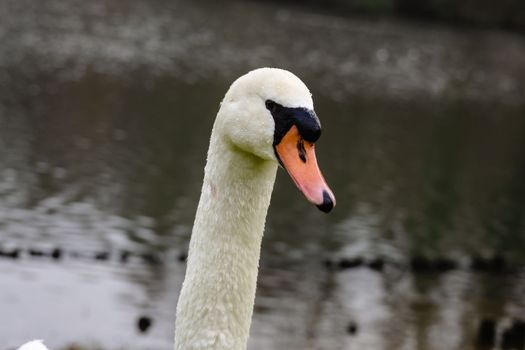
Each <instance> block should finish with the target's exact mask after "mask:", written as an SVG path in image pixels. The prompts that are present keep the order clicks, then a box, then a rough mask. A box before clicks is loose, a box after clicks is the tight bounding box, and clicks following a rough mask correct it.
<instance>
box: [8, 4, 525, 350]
mask: <svg viewBox="0 0 525 350" xmlns="http://www.w3.org/2000/svg"><path fill="white" fill-rule="evenodd" d="M0 9H2V11H0V16H2V20H1V21H0V23H1V24H0V41H1V42H2V45H0V91H1V92H0V198H1V200H0V232H1V233H0V235H1V236H0V237H1V238H0V247H1V248H2V251H3V252H7V253H9V252H14V251H16V250H17V249H18V250H19V255H18V259H13V258H9V257H2V256H0V276H1V277H0V287H1V288H0V311H1V312H0V325H1V326H0V348H1V349H10V348H14V347H15V346H17V345H19V344H21V343H23V342H25V341H27V340H30V339H34V338H43V339H46V343H47V344H48V346H49V347H50V348H52V349H64V348H69V347H71V346H73V345H75V346H80V347H82V348H83V347H86V348H102V349H122V348H137V349H167V348H170V347H171V343H172V338H173V324H174V315H175V306H176V300H177V295H178V290H179V288H180V284H181V282H182V279H183V273H184V269H185V265H184V262H183V261H181V260H183V258H184V254H185V252H186V248H187V242H188V239H189V235H190V232H191V225H192V222H193V217H194V213H195V209H196V205H197V201H198V198H199V191H200V186H201V181H202V175H203V167H204V163H205V153H206V150H207V145H208V138H209V134H210V130H211V126H212V123H213V118H214V116H215V113H216V111H217V109H218V105H219V101H220V100H221V98H222V96H223V95H224V93H225V91H226V89H227V87H228V85H229V84H230V83H231V81H233V80H234V79H235V78H236V77H237V76H239V75H240V74H242V73H244V72H246V71H247V70H249V69H251V68H255V67H259V66H265V65H271V66H280V67H284V68H288V69H290V70H292V71H294V72H296V73H297V74H298V75H299V76H301V77H302V78H303V79H304V80H305V81H306V82H307V84H308V85H309V87H310V88H311V90H312V92H313V94H314V99H315V104H316V111H317V114H318V115H319V116H320V118H321V120H322V122H323V136H322V137H321V139H320V141H319V143H318V146H317V147H316V148H317V152H318V159H319V162H320V166H321V168H322V169H323V172H324V174H325V176H326V178H327V180H328V182H329V184H330V185H331V187H332V189H333V190H334V193H335V194H336V196H337V200H338V206H337V207H336V209H335V211H334V212H333V213H331V214H330V215H324V214H323V213H321V212H319V211H318V210H317V209H316V208H315V207H312V206H311V205H310V204H308V203H306V201H305V200H304V198H303V196H302V195H301V194H300V193H299V192H298V191H297V190H296V189H295V187H294V185H293V183H292V181H290V179H289V178H288V176H287V175H286V174H284V172H283V171H282V170H281V171H279V174H278V178H277V183H276V186H275V190H274V194H273V198H272V205H271V208H270V211H269V216H268V221H267V227H266V232H265V237H264V241H263V251H262V260H261V269H260V274H259V281H258V290H257V299H256V307H255V314H254V320H253V324H252V329H251V337H250V343H249V349H254V350H257V349H407V350H412V349H424V350H427V349H428V350H430V349H443V348H446V349H483V348H486V347H483V346H484V345H483V341H482V340H483V338H480V335H479V334H478V333H479V332H478V329H479V327H480V325H481V324H482V323H483V321H485V323H487V322H488V324H489V325H490V322H492V321H494V322H495V323H496V325H497V330H496V337H497V338H498V340H497V341H498V342H500V343H501V342H503V340H504V338H505V331H506V330H507V329H508V328H509V327H511V325H512V324H513V323H515V322H516V321H517V320H523V319H524V318H525V300H524V298H523V295H525V269H524V267H523V266H524V264H525V249H523V248H524V246H525V242H524V241H525V207H524V205H525V183H524V182H523V178H524V177H525V119H524V118H523V115H524V112H525V99H524V98H523V96H525V86H524V83H523V82H524V81H525V61H523V60H522V59H521V58H522V57H524V55H525V42H524V41H523V37H520V36H518V35H515V34H511V33H504V32H487V31H480V30H464V29H463V30H460V29H447V28H442V27H439V26H436V25H432V26H431V25H426V24H421V23H399V22H392V21H385V20H381V21H371V20H363V19H352V18H340V17H334V16H331V15H328V14H327V15H319V14H315V13H313V12H308V11H306V10H303V9H300V8H295V7H289V8H283V7H277V5H265V4H260V3H250V2H248V3H244V2H226V3H224V4H223V5H221V6H218V5H215V4H213V3H208V2H199V3H197V4H192V3H189V2H185V1H169V2H168V1H161V0H158V1H151V2H147V3H146V2H140V1H138V0H137V1H131V2H130V1H126V2H124V1H115V2H111V3H107V2H103V1H91V2H88V3H85V2H80V1H67V2H66V1H59V0H54V1H47V2H45V3H39V2H30V1H16V2H15V1H2V2H0ZM283 33H284V34H283ZM53 249H59V250H58V251H57V250H55V257H56V258H53V257H51V256H44V257H38V256H35V255H36V254H37V253H38V252H37V251H43V252H45V253H52V252H53ZM31 250H33V252H32V254H31ZM127 251H129V252H131V256H130V257H129V258H128V259H124V258H123V254H124V255H126V254H127V253H124V252H127ZM106 253H108V255H107V256H105V254H106ZM143 255H146V256H145V257H144V256H143ZM97 258H98V259H97ZM106 258H107V259H106ZM140 317H150V318H152V320H153V322H152V325H151V327H150V328H149V329H148V330H147V331H146V332H141V331H139V329H138V327H137V322H138V320H139V318H140ZM488 328H491V327H490V326H489V327H488ZM485 333H486V332H485ZM485 333H483V334H482V335H484V336H485V337H487V335H486V334H485ZM489 333H490V332H489ZM488 337H489V338H490V335H489V336H488ZM480 339H481V340H480Z"/></svg>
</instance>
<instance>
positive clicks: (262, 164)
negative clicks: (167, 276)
mask: <svg viewBox="0 0 525 350" xmlns="http://www.w3.org/2000/svg"><path fill="white" fill-rule="evenodd" d="M320 134H321V124H320V122H319V119H318V117H317V115H316V114H315V112H314V110H313V101H312V96H311V94H310V91H309V90H308V88H307V87H306V85H305V84H304V83H303V82H302V81H301V80H300V79H299V78H298V77H297V76H295V75H294V74H292V73H291V72H288V71H286V70H282V69H278V68H260V69H256V70H253V71H251V72H248V73H247V74H245V75H243V76H241V77H240V78H238V79H237V80H236V81H234V82H233V84H232V85H231V86H230V88H229V90H228V91H227V93H226V95H225V97H224V99H223V101H222V103H221V105H220V108H219V112H218V113H217V117H216V119H215V123H214V125H213V130H212V133H211V138H210V146H209V149H208V158H207V163H206V166H205V169H204V181H203V185H202V190H201V197H200V200H199V204H198V207H197V213H196V215H195V222H194V225H193V231H192V234H191V239H190V246H189V251H188V258H187V266H186V275H185V278H184V282H183V284H182V289H181V292H180V296H179V300H178V303H177V313H176V322H175V350H196V349H206V350H212V349H213V350H241V349H246V344H247V341H248V333H249V329H250V324H251V318H252V313H253V305H254V300H255V287H256V281H257V273H258V264H259V256H260V251H261V240H262V236H263V231H264V223H265V219H266V213H267V211H268V206H269V204H270V197H271V193H272V190H273V185H274V182H275V176H276V173H277V167H278V164H280V165H281V166H282V167H283V168H285V169H286V170H287V172H288V173H289V175H290V176H291V178H292V180H293V181H294V182H295V184H296V185H297V187H298V188H299V189H300V190H301V191H302V192H303V194H304V195H305V196H306V198H307V199H308V200H309V201H310V202H312V203H313V204H315V205H316V206H317V207H318V208H319V209H320V210H322V211H324V212H329V211H330V210H331V209H332V208H333V207H334V206H335V203H336V202H335V197H334V195H333V193H332V191H331V190H330V188H329V187H328V185H327V184H326V181H325V180H324V178H323V176H322V174H321V172H320V170H319V168H318V166H317V160H316V157H315V151H314V142H315V141H317V139H318V138H319V136H320ZM18 350H47V348H46V347H45V346H44V345H43V344H42V342H41V341H33V342H30V343H26V344H24V345H23V346H22V347H20V348H19V349H18Z"/></svg>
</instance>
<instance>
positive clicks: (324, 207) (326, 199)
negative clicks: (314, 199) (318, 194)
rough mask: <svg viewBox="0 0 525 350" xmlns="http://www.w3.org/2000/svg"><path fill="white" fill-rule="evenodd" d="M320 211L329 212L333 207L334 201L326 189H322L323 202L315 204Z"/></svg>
mask: <svg viewBox="0 0 525 350" xmlns="http://www.w3.org/2000/svg"><path fill="white" fill-rule="evenodd" d="M317 208H319V210H320V211H322V212H325V213H329V212H330V211H331V210H332V209H333V208H334V201H332V198H330V195H329V194H328V192H327V191H326V190H323V203H322V204H319V205H318V206H317Z"/></svg>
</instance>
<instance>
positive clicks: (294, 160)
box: [275, 125, 335, 213]
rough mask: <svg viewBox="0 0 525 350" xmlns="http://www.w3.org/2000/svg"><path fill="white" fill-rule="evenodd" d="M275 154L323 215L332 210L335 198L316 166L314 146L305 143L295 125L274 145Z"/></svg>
mask: <svg viewBox="0 0 525 350" xmlns="http://www.w3.org/2000/svg"><path fill="white" fill-rule="evenodd" d="M275 152H276V153H277V156H278V158H279V160H280V162H281V164H282V165H283V167H284V168H285V169H286V171H288V174H290V176H291V177H292V179H293V181H294V182H295V184H296V185H297V187H298V188H299V190H301V192H303V194H304V195H305V196H306V198H307V199H308V200H309V201H310V202H311V203H313V204H315V205H316V206H317V207H318V208H319V209H320V210H321V211H324V212H325V213H328V212H329V211H330V210H332V208H333V207H334V206H335V197H334V194H333V193H332V190H330V188H329V187H328V185H327V184H326V181H325V179H324V178H323V175H322V174H321V171H320V170H319V166H318V165H317V159H316V158H315V149H314V144H313V143H311V142H308V141H305V140H304V139H303V138H302V137H301V135H300V134H299V130H298V129H297V127H296V126H295V125H294V126H292V127H291V128H290V130H288V132H287V133H286V134H285V135H284V137H283V138H282V139H281V142H279V143H278V144H277V145H275Z"/></svg>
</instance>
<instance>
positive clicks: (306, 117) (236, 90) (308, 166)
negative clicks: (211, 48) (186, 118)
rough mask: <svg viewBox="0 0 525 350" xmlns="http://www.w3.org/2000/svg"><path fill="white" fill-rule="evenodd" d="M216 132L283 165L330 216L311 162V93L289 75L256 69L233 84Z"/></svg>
mask: <svg viewBox="0 0 525 350" xmlns="http://www.w3.org/2000/svg"><path fill="white" fill-rule="evenodd" d="M215 127H216V128H217V129H218V130H219V132H220V133H222V134H223V135H224V136H225V137H226V138H227V139H228V141H230V142H231V143H232V144H233V145H235V146H236V147H238V148H239V149H241V150H243V151H245V152H248V153H251V154H253V155H255V156H257V157H259V158H262V159H264V160H268V161H274V162H278V163H279V164H280V165H282V166H283V167H284V168H285V169H286V170H287V171H288V173H289V174H290V176H291V177H292V179H293V181H294V182H295V184H296V185H297V187H298V188H299V189H300V190H301V191H302V192H303V193H304V195H305V196H306V198H307V199H308V200H309V201H310V202H312V203H314V204H315V205H317V207H318V208H319V209H320V210H322V211H324V212H329V211H330V210H331V209H332V208H333V207H334V206H335V197H334V195H333V193H332V191H331V190H330V188H329V187H328V185H327V184H326V182H325V180H324V178H323V176H322V174H321V172H320V170H319V167H318V165H317V160H316V157H315V151H314V143H315V142H316V141H317V139H318V138H319V136H320V135H321V123H320V121H319V118H318V117H317V115H316V114H315V112H314V109H313V100H312V95H311V93H310V91H309V90H308V88H307V87H306V85H305V84H304V83H303V82H302V81H301V80H300V79H299V78H298V77H296V76H295V75H294V74H292V73H290V72H288V71H286V70H282V69H277V68H261V69H256V70H254V71H251V72H249V73H247V74H246V75H244V76H242V77H240V78H239V79H237V80H236V81H235V82H234V83H233V84H232V85H231V87H230V89H229V90H228V92H227V93H226V96H225V97H224V100H223V102H222V104H221V109H220V111H219V114H218V116H217V120H216V125H215Z"/></svg>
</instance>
